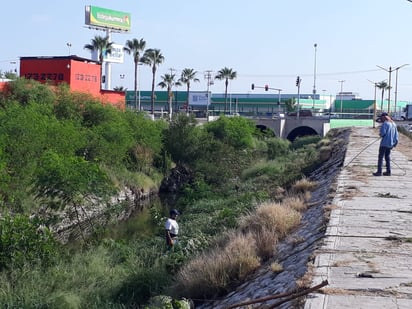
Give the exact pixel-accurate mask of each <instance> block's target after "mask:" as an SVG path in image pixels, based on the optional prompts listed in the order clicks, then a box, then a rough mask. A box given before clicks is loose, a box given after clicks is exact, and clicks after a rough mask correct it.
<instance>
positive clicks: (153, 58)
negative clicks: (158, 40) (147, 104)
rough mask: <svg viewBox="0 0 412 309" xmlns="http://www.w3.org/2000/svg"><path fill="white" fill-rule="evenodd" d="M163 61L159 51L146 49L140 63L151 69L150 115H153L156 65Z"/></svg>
mask: <svg viewBox="0 0 412 309" xmlns="http://www.w3.org/2000/svg"><path fill="white" fill-rule="evenodd" d="M164 60H165V58H164V56H163V55H162V53H161V51H160V49H154V48H150V49H147V50H146V51H145V53H144V55H143V58H142V62H143V63H144V64H147V65H149V66H151V68H152V96H151V113H152V115H154V99H155V83H156V71H157V67H158V65H160V64H161V63H163V61H164Z"/></svg>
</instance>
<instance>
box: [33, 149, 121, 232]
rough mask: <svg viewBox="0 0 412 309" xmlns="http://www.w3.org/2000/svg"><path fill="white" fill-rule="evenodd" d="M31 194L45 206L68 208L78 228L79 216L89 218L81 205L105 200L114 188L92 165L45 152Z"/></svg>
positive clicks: (80, 218) (78, 159) (102, 173)
mask: <svg viewBox="0 0 412 309" xmlns="http://www.w3.org/2000/svg"><path fill="white" fill-rule="evenodd" d="M33 192H34V194H35V196H36V198H37V199H38V200H40V201H42V202H43V203H45V204H46V205H48V206H49V207H52V208H57V209H64V208H65V207H66V206H70V207H72V210H73V212H74V213H75V215H76V219H77V220H76V221H77V224H78V225H79V228H80V223H81V222H82V221H83V220H82V216H83V217H85V218H86V219H87V220H89V219H90V218H89V217H88V215H87V212H86V210H85V206H86V205H88V204H90V205H93V204H95V203H96V202H98V203H103V202H104V200H105V198H107V197H108V196H110V194H114V189H113V185H112V183H111V181H110V180H109V178H108V176H107V175H106V173H104V172H103V171H102V170H101V169H100V167H99V166H98V165H97V164H96V163H92V162H89V161H86V160H84V159H83V158H79V157H75V156H63V155H59V154H57V153H56V152H54V151H46V152H45V153H44V154H43V155H42V157H41V158H40V164H39V167H38V170H37V173H36V177H35V180H34V185H33ZM89 222H90V221H89ZM92 227H93V226H92Z"/></svg>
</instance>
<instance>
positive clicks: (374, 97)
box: [368, 79, 378, 128]
mask: <svg viewBox="0 0 412 309" xmlns="http://www.w3.org/2000/svg"><path fill="white" fill-rule="evenodd" d="M368 81H369V82H371V83H372V84H373V85H374V86H375V94H374V96H373V128H375V126H376V88H378V83H377V82H373V81H371V80H369V79H368Z"/></svg>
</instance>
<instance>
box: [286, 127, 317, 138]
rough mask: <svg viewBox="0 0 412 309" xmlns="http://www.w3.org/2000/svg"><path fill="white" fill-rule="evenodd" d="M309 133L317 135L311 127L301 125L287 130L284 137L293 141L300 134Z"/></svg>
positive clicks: (306, 134)
mask: <svg viewBox="0 0 412 309" xmlns="http://www.w3.org/2000/svg"><path fill="white" fill-rule="evenodd" d="M310 135H319V134H318V132H316V131H315V130H314V129H313V128H311V127H308V126H302V127H297V128H294V129H293V130H292V131H290V132H289V134H288V136H287V137H286V138H287V139H288V140H289V141H291V142H293V141H294V140H295V139H296V138H298V137H302V136H310Z"/></svg>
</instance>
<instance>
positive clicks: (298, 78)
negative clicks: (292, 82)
mask: <svg viewBox="0 0 412 309" xmlns="http://www.w3.org/2000/svg"><path fill="white" fill-rule="evenodd" d="M299 85H300V77H299V76H298V77H296V87H299Z"/></svg>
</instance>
